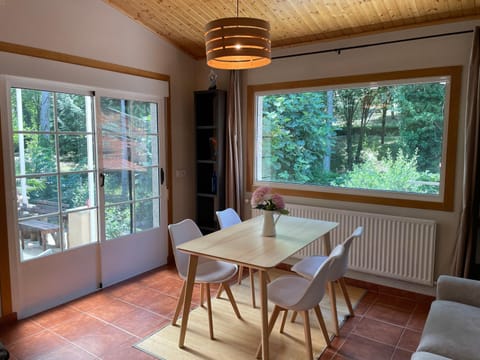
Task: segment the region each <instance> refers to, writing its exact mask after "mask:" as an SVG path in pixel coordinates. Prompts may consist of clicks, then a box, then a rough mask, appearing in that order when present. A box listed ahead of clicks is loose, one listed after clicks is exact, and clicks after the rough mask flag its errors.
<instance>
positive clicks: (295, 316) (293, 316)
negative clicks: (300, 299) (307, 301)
mask: <svg viewBox="0 0 480 360" xmlns="http://www.w3.org/2000/svg"><path fill="white" fill-rule="evenodd" d="M296 319H297V312H296V311H294V312H293V313H292V317H291V319H290V322H292V323H294V322H295V320H296Z"/></svg>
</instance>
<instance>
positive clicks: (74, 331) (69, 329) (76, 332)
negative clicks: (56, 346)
mask: <svg viewBox="0 0 480 360" xmlns="http://www.w3.org/2000/svg"><path fill="white" fill-rule="evenodd" d="M105 326H106V323H105V322H104V321H102V320H98V319H95V318H93V317H91V316H90V315H86V314H80V315H79V316H75V317H73V318H72V319H71V320H70V321H66V322H64V323H61V324H59V325H57V326H54V327H52V328H51V329H50V330H51V331H53V332H55V333H56V334H58V335H60V336H62V337H64V338H65V339H67V340H70V341H75V340H77V339H79V338H81V337H83V336H85V335H87V334H90V333H92V332H93V331H96V330H97V329H100V328H103V327H105Z"/></svg>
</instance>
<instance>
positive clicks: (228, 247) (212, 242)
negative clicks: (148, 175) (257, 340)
mask: <svg viewBox="0 0 480 360" xmlns="http://www.w3.org/2000/svg"><path fill="white" fill-rule="evenodd" d="M262 225H263V217H262V216H257V217H254V218H252V219H249V220H246V221H244V222H241V223H239V224H236V225H233V226H230V227H228V228H224V229H222V230H218V231H216V232H213V233H210V234H208V235H205V236H202V237H200V238H197V239H193V240H191V241H188V242H185V243H183V244H181V245H179V246H177V249H178V250H180V251H183V252H185V253H188V254H190V260H189V265H188V275H187V284H186V288H185V301H184V306H183V317H182V324H181V329H180V337H179V341H178V346H179V347H180V348H183V347H184V346H185V336H186V331H187V325H188V315H189V311H190V304H191V301H192V293H193V285H194V281H195V273H196V269H197V263H198V258H199V257H200V256H202V257H207V258H211V259H215V260H222V261H227V262H231V263H235V264H239V265H244V266H246V267H249V268H254V269H257V270H258V271H259V275H260V299H261V305H260V308H261V323H262V324H261V325H262V326H261V329H262V330H261V343H262V358H263V359H268V358H269V345H268V296H267V279H268V274H267V272H268V270H269V269H272V268H275V267H276V266H277V265H279V264H280V263H282V262H284V261H285V260H286V259H287V258H289V257H290V256H292V255H293V254H295V253H296V252H298V251H300V250H302V249H303V248H304V247H306V246H308V245H309V244H310V243H312V242H313V241H315V240H317V239H319V238H321V237H323V240H324V243H323V244H324V249H325V253H326V254H329V253H330V250H331V244H330V232H331V231H332V230H333V229H334V228H335V227H337V226H338V223H336V222H330V221H322V220H313V219H305V218H298V217H293V216H287V215H282V216H281V217H280V218H279V219H278V221H277V224H276V235H275V236H272V237H266V236H262Z"/></svg>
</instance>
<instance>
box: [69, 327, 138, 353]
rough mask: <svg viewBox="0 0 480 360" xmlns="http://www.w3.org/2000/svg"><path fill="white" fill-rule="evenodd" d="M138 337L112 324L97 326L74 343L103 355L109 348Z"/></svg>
mask: <svg viewBox="0 0 480 360" xmlns="http://www.w3.org/2000/svg"><path fill="white" fill-rule="evenodd" d="M135 340H136V338H135V337H133V336H131V335H129V334H127V333H126V332H124V331H122V330H120V329H117V328H115V327H113V326H111V325H106V326H104V327H101V328H97V329H95V330H93V331H91V332H89V333H85V334H83V335H82V336H81V337H79V338H77V339H75V341H74V344H75V345H77V346H79V347H81V348H82V349H85V350H87V351H88V352H90V353H92V354H94V355H96V356H99V357H101V356H102V355H104V354H106V353H107V352H108V351H109V350H111V349H115V348H116V347H119V346H121V345H123V344H124V343H126V342H130V343H131V342H133V341H135Z"/></svg>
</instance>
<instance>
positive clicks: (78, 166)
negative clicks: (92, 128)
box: [58, 135, 95, 172]
mask: <svg viewBox="0 0 480 360" xmlns="http://www.w3.org/2000/svg"><path fill="white" fill-rule="evenodd" d="M58 138H59V139H58V141H59V152H60V171H62V172H67V171H79V170H93V169H94V167H95V160H94V154H93V151H92V144H93V136H92V135H59V137H58Z"/></svg>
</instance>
